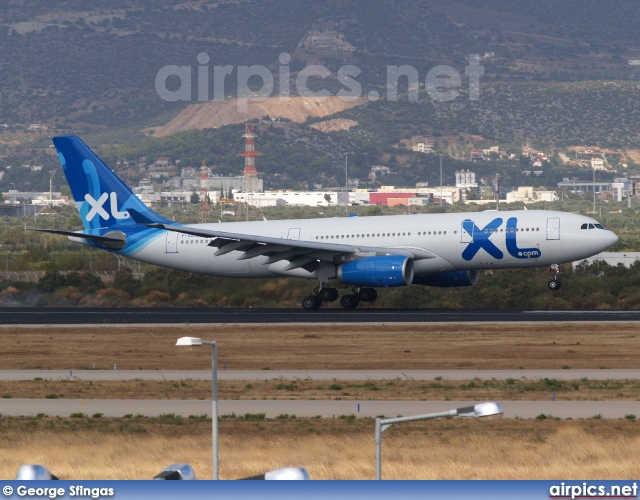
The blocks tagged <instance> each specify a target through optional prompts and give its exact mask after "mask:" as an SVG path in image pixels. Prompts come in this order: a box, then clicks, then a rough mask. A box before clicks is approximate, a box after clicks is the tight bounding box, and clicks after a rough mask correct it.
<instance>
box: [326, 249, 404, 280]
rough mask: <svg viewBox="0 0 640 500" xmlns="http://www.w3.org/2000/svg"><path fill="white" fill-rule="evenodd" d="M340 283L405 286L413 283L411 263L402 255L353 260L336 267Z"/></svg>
mask: <svg viewBox="0 0 640 500" xmlns="http://www.w3.org/2000/svg"><path fill="white" fill-rule="evenodd" d="M338 279H339V280H340V281H341V282H342V283H348V284H351V285H362V286H383V287H390V286H405V285H410V284H411V282H412V281H413V261H412V260H411V258H409V257H405V256H403V255H383V256H381V257H365V258H364V259H358V260H353V261H351V262H347V263H346V264H342V265H340V266H339V267H338Z"/></svg>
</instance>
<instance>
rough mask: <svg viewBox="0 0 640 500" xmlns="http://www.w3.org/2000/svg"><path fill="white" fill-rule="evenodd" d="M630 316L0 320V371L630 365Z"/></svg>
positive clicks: (636, 350) (633, 343)
mask: <svg viewBox="0 0 640 500" xmlns="http://www.w3.org/2000/svg"><path fill="white" fill-rule="evenodd" d="M639 333H640V325H639V324H638V323H527V324H520V325H517V324H516V325H514V324H493V325H491V324H406V325H402V324H400V325H399V324H393V325H384V324H382V325H344V324H339V325H337V324H336V325H309V324H304V325H216V326H193V325H177V326H167V327H147V326H144V327H138V326H130V327H127V326H125V327H119V326H82V327H76V326H73V327H64V326H61V327H58V326H49V327H3V328H0V345H2V355H1V357H0V369H4V370H6V369H34V368H35V369H38V368H39V369H65V370H67V369H75V370H79V369H89V368H94V365H95V368H97V369H113V366H114V364H115V365H117V368H118V369H123V370H124V369H135V370H137V369H140V370H143V369H146V370H169V369H175V370H190V369H194V370H195V369H198V370H206V369H210V368H211V351H210V349H208V348H203V347H177V346H175V342H176V340H177V339H178V338H179V337H182V336H192V337H201V338H203V339H207V340H216V341H217V342H218V362H219V364H220V366H221V367H222V366H223V365H226V369H227V370H249V369H252V370H261V369H264V370H269V369H271V370H276V369H288V370H302V369H306V370H319V369H323V370H332V369H349V370H364V369H393V370H400V369H404V370H419V369H425V370H434V369H443V370H444V369H560V368H574V369H575V368H603V369H607V368H608V369H614V368H638V367H639V366H640V361H639V360H640V337H639Z"/></svg>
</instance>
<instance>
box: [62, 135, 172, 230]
mask: <svg viewBox="0 0 640 500" xmlns="http://www.w3.org/2000/svg"><path fill="white" fill-rule="evenodd" d="M53 144H54V145H55V147H56V150H57V151H58V158H59V159H60V163H61V164H62V169H63V170H64V173H65V175H66V176H67V182H68V183H69V187H70V188H71V194H72V195H73V199H74V200H75V201H76V206H77V207H78V212H80V218H81V219H82V224H83V225H84V228H85V229H99V228H111V227H114V226H116V227H121V228H125V227H132V226H136V222H135V221H134V220H133V218H132V217H131V215H130V214H129V212H128V211H127V210H128V209H133V210H135V211H136V212H137V213H140V214H142V215H144V217H145V218H146V219H148V220H150V221H152V222H157V223H162V224H166V223H171V221H170V220H168V219H165V218H164V217H161V216H160V215H158V214H156V213H155V212H154V211H153V210H151V209H149V208H148V207H147V206H146V205H145V204H144V203H142V201H141V200H140V198H138V197H137V196H136V195H135V194H134V193H133V192H132V191H131V189H129V188H128V187H127V185H126V184H125V183H124V182H122V181H121V180H120V179H119V178H118V176H117V175H116V174H115V173H114V172H113V171H112V170H111V169H110V168H109V167H107V165H105V163H104V162H103V161H102V160H101V159H100V158H98V156H97V155H96V154H95V153H94V152H93V151H91V149H89V146H87V145H86V144H85V143H84V142H82V141H81V140H80V138H79V137H75V136H69V137H54V138H53Z"/></svg>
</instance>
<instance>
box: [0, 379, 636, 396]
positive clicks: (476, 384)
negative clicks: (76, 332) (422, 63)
mask: <svg viewBox="0 0 640 500" xmlns="http://www.w3.org/2000/svg"><path fill="white" fill-rule="evenodd" d="M265 375H268V372H266V373H265ZM639 392H640V380H562V381H560V380H555V379H545V380H514V379H507V380H480V379H475V380H461V381H459V380H433V381H416V380H367V381H361V380H358V381H346V380H341V381H339V382H335V381H332V380H296V381H280V380H266V381H255V380H251V381H248V380H245V381H242V380H233V381H230V380H222V381H220V382H219V384H218V395H219V397H220V399H254V400H255V399H282V400H285V399H286V400H311V399H336V398H340V399H343V400H344V399H346V400H359V401H367V400H389V401H393V400H401V401H420V400H422V401H425V400H426V401H439V400H446V399H449V400H451V401H493V400H499V401H518V400H528V401H535V400H538V401H547V400H549V399H550V398H551V394H552V393H553V394H556V395H557V397H558V399H559V400H562V401H595V400H600V401H606V400H609V401H636V400H638V394H639ZM0 396H1V397H3V398H33V399H43V398H47V397H48V398H54V397H55V399H63V398H64V399H211V381H206V380H189V379H186V380H177V381H172V380H169V381H154V380H129V381H95V382H94V381H81V380H75V381H70V380H64V381H61V380H57V381H56V380H29V381H19V382H15V381H0Z"/></svg>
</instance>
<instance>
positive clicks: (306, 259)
mask: <svg viewBox="0 0 640 500" xmlns="http://www.w3.org/2000/svg"><path fill="white" fill-rule="evenodd" d="M145 225H147V226H148V227H153V228H156V229H164V230H167V231H174V232H177V233H182V234H190V235H193V236H199V237H201V238H214V239H213V240H212V241H211V242H210V243H209V246H211V247H216V248H217V249H218V250H217V251H216V252H215V254H214V255H216V256H219V255H225V254H227V253H230V252H233V251H240V252H242V255H240V256H238V260H245V259H252V258H254V257H258V256H265V257H267V260H266V261H265V264H273V263H275V262H279V261H281V260H286V261H289V264H288V265H287V266H286V267H285V268H284V270H285V271H291V270H293V269H296V268H299V267H301V268H304V269H306V270H307V271H309V272H312V271H314V270H315V269H317V268H318V265H319V263H320V262H327V263H332V264H339V263H341V262H344V261H345V258H346V257H347V256H353V257H356V258H357V257H369V256H376V255H405V256H407V257H410V258H412V259H428V258H435V255H433V254H430V253H429V252H426V251H424V250H421V249H407V248H400V247H393V248H390V247H370V246H362V245H349V244H344V243H328V242H322V243H321V242H316V241H303V240H289V239H286V238H274V237H271V236H258V235H251V234H243V233H230V232H226V231H216V230H212V229H200V228H192V227H188V226H182V225H179V224H175V225H173V224H158V223H147V224H145ZM350 260H351V259H350Z"/></svg>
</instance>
